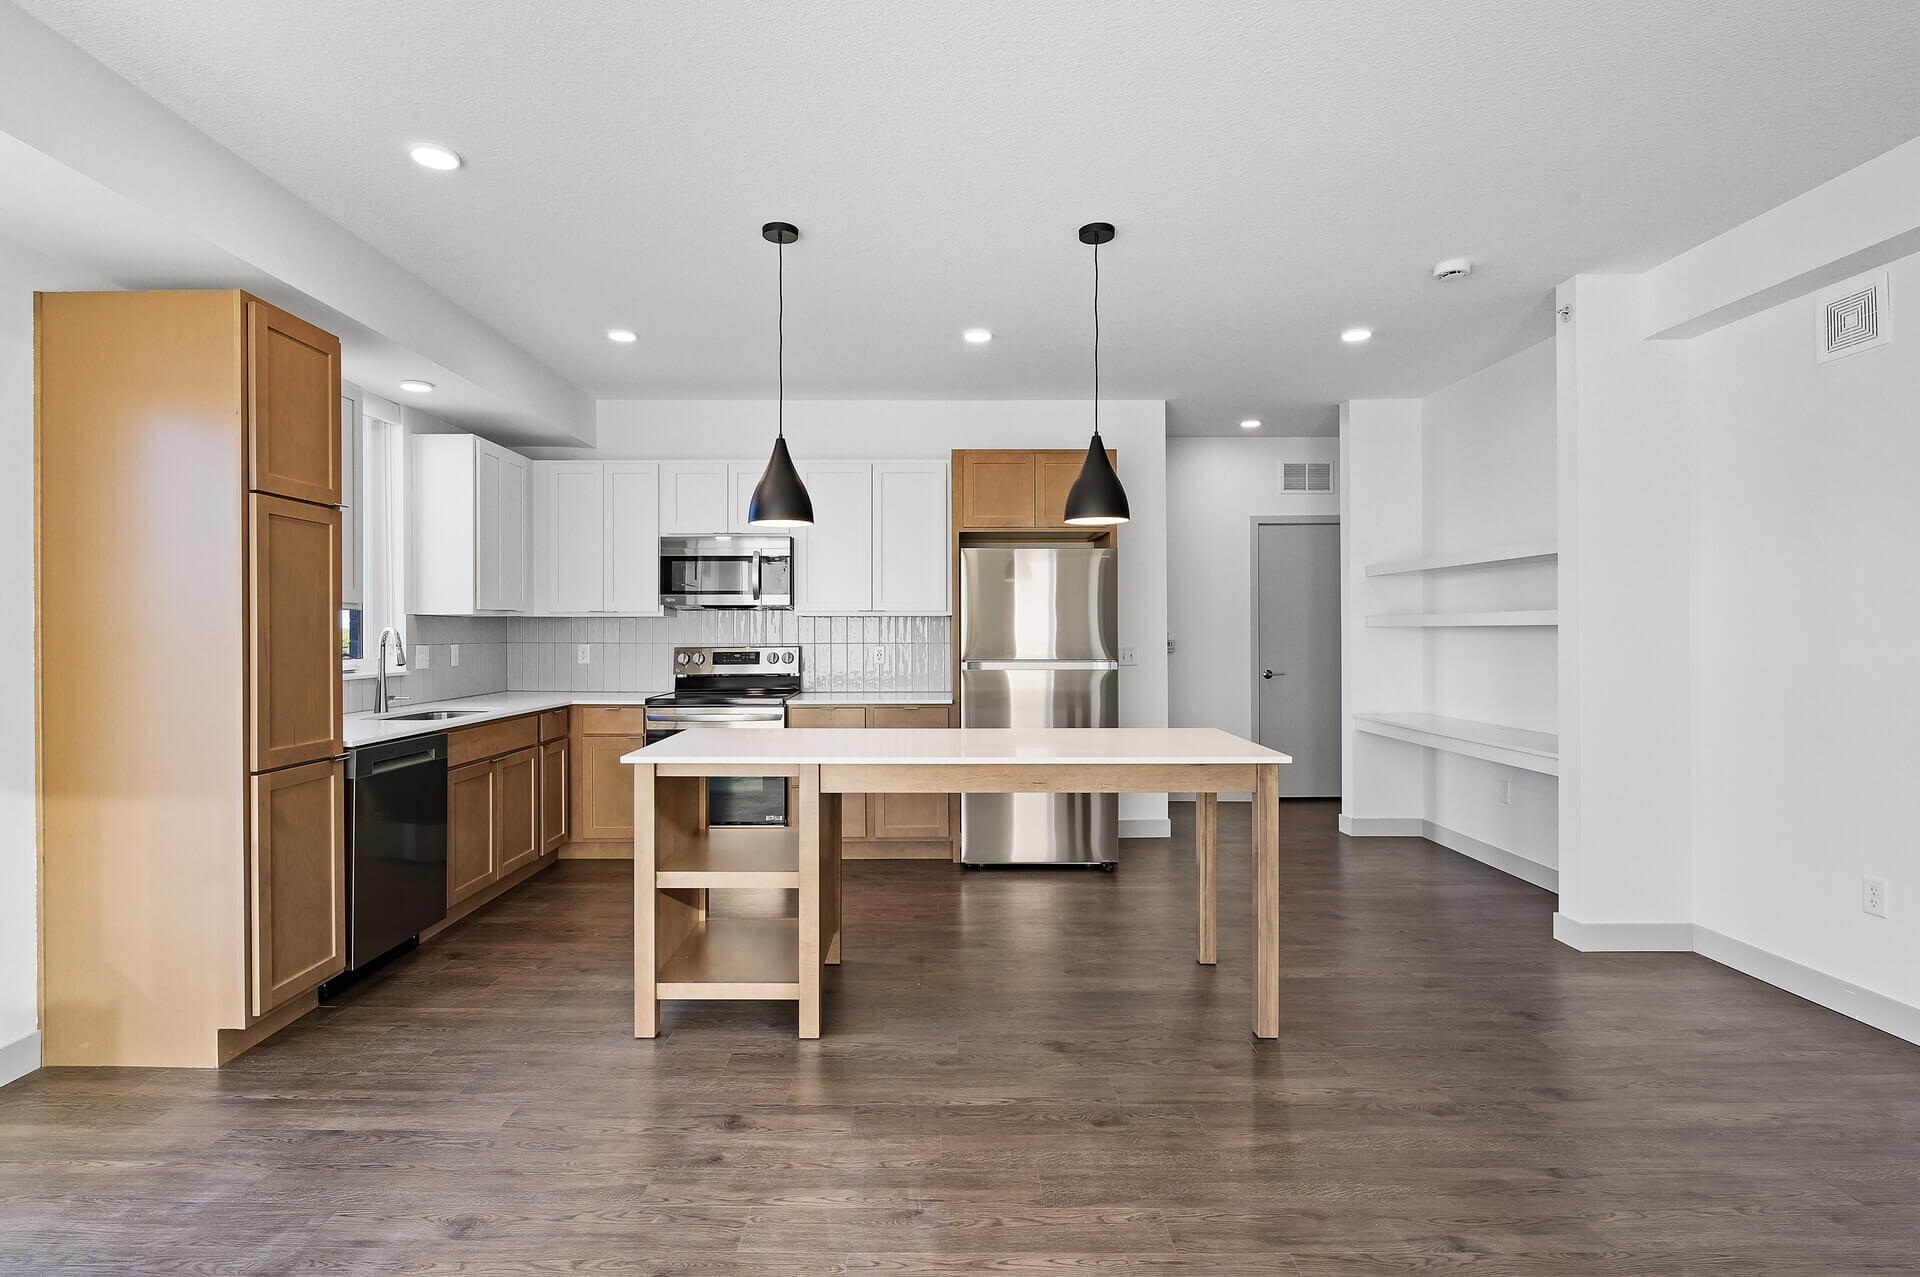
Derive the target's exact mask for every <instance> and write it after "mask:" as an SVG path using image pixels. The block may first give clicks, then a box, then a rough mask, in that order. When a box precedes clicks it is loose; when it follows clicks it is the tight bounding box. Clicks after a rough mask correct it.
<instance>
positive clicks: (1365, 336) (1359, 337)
mask: <svg viewBox="0 0 1920 1277" xmlns="http://www.w3.org/2000/svg"><path fill="white" fill-rule="evenodd" d="M1372 337H1373V329H1371V328H1349V329H1347V330H1346V331H1345V332H1343V333H1341V334H1340V340H1341V341H1344V342H1346V343H1347V345H1349V346H1357V345H1359V344H1360V343H1361V342H1363V341H1367V340H1369V339H1371V338H1372Z"/></svg>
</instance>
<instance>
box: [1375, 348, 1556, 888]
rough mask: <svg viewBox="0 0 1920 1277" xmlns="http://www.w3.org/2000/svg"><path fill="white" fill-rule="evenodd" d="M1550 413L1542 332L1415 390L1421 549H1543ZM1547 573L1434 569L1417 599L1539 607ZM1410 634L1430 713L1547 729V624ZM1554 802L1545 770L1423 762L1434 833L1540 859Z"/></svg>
mask: <svg viewBox="0 0 1920 1277" xmlns="http://www.w3.org/2000/svg"><path fill="white" fill-rule="evenodd" d="M1554 411H1555V403H1554V343H1553V340H1552V339H1551V338H1549V339H1547V340H1545V341H1541V342H1539V343H1537V344H1535V345H1533V346H1530V347H1528V348H1527V349H1525V350H1523V351H1520V352H1519V353H1518V354H1515V355H1512V356H1510V357H1508V358H1506V359H1503V360H1501V361H1500V362H1499V363H1496V364H1493V365H1491V366H1490V367H1487V368H1484V369H1482V370H1481V371H1479V372H1477V373H1474V374H1473V375H1472V376H1470V377H1466V378H1463V379H1462V380H1460V381H1458V382H1456V383H1454V384H1453V385H1451V386H1448V387H1447V388H1446V389H1444V390H1440V391H1437V392H1435V393H1434V394H1432V395H1429V396H1427V398H1426V399H1425V401H1424V402H1423V403H1422V405H1421V434H1422V475H1421V491H1422V501H1421V505H1422V512H1423V515H1424V522H1425V541H1426V545H1425V549H1426V551H1427V552H1428V553H1434V554H1440V553H1446V552H1449V551H1475V550H1486V549H1491V548H1493V547H1496V546H1503V545H1520V544H1539V545H1552V544H1553V542H1554V537H1555V534H1556V528H1555V513H1554V510H1555V501H1554V486H1555V471H1554ZM1556 578H1557V569H1556V565H1555V564H1553V563H1551V562H1548V563H1529V564H1514V565H1503V566H1498V567H1487V568H1474V569H1462V570H1459V571H1450V572H1441V573H1435V574H1434V575H1433V576H1432V577H1431V578H1430V580H1429V581H1428V582H1427V605H1428V606H1429V607H1430V608H1432V610H1434V611H1437V612H1472V611H1481V610H1487V611H1500V610H1506V609H1514V608H1521V609H1532V608H1551V607H1553V606H1554V604H1555V596H1556V593H1557V591H1556V588H1555V586H1556ZM1423 641H1424V642H1425V644H1426V653H1425V661H1426V695H1427V700H1426V708H1427V709H1428V710H1429V711H1431V712H1432V713H1435V714H1444V715H1447V716H1449V717H1452V718H1467V719H1475V720H1478V721H1480V722H1489V723H1500V724H1503V725H1505V726H1508V727H1524V728H1529V729H1531V730H1534V731H1542V732H1551V731H1555V730H1556V729H1557V714H1556V701H1557V699H1558V687H1557V679H1556V670H1557V668H1558V650H1557V649H1558V636H1557V635H1556V634H1555V632H1554V631H1553V630H1550V629H1537V630H1536V629H1452V630H1447V629H1442V630H1429V631H1426V632H1425V634H1424V639H1423ZM1405 748H1409V749H1411V748H1413V746H1406V747H1405ZM1503 782H1504V783H1505V784H1506V785H1507V786H1508V787H1509V789H1510V801H1508V802H1505V803H1503V802H1501V801H1500V786H1501V784H1502V783H1503ZM1558 811H1559V785H1558V783H1557V782H1556V781H1555V779H1554V778H1553V777H1551V776H1542V775H1540V774H1539V773H1537V772H1530V771H1525V770H1522V769H1520V768H1517V767H1504V766H1502V765H1500V764H1498V763H1489V762H1484V761H1482V760H1480V759H1477V758H1466V757H1462V756H1460V755H1457V754H1435V756H1434V758H1433V765H1432V768H1431V771H1430V774H1429V785H1428V790H1427V801H1426V812H1425V819H1426V820H1428V821H1431V822H1432V823H1434V824H1435V825H1437V826H1439V827H1440V829H1442V830H1448V831H1452V832H1454V833H1459V834H1465V835H1466V836H1467V837H1469V838H1472V839H1474V840H1476V841H1478V842H1483V843H1486V844H1489V845H1490V846H1493V847H1496V848H1498V849H1500V850H1502V851H1506V852H1511V853H1512V854H1514V855H1517V856H1520V857H1522V858H1524V859H1526V860H1529V861H1532V862H1533V863H1534V864H1536V865H1541V866H1544V867H1546V868H1553V867H1554V866H1555V865H1556V864H1557V862H1558V853H1557V844H1558ZM1548 881H1550V879H1548Z"/></svg>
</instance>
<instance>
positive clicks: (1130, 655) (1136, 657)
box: [1120, 643, 1140, 665]
mask: <svg viewBox="0 0 1920 1277" xmlns="http://www.w3.org/2000/svg"><path fill="white" fill-rule="evenodd" d="M1120 663H1121V664H1122V665H1138V664H1139V663H1140V654H1139V653H1138V652H1136V651H1134V650H1133V649H1132V648H1130V647H1128V646H1127V645H1126V644H1124V643H1123V644H1121V645H1120Z"/></svg>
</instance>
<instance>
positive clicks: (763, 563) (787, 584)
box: [660, 535, 793, 612]
mask: <svg viewBox="0 0 1920 1277" xmlns="http://www.w3.org/2000/svg"><path fill="white" fill-rule="evenodd" d="M660 603H661V605H662V606H663V607H668V608H672V609H674V610H675V611H681V612H687V611H700V610H704V609H712V608H790V607H792V606H793V538H792V537H780V536H760V535H754V536H712V537H661V538H660Z"/></svg>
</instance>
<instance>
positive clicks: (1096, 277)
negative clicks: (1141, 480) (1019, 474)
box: [1093, 244, 1100, 438]
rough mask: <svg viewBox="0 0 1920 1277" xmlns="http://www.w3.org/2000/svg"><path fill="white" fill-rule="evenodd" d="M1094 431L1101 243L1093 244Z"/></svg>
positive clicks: (1097, 407) (1097, 430)
mask: <svg viewBox="0 0 1920 1277" xmlns="http://www.w3.org/2000/svg"><path fill="white" fill-rule="evenodd" d="M1093 433H1094V437H1095V438H1098V437H1099V435H1100V245H1098V244H1095V245H1094V246H1093Z"/></svg>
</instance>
